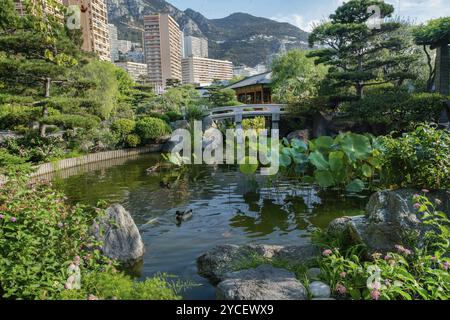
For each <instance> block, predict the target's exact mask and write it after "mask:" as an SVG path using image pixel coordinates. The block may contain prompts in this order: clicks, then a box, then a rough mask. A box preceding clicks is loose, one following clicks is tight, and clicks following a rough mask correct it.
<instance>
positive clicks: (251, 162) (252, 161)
mask: <svg viewBox="0 0 450 320" xmlns="http://www.w3.org/2000/svg"><path fill="white" fill-rule="evenodd" d="M244 160H245V161H244V163H242V164H240V165H239V168H240V170H241V172H242V173H243V174H253V173H255V172H256V170H258V164H257V163H258V159H256V158H255V157H245V159H244Z"/></svg>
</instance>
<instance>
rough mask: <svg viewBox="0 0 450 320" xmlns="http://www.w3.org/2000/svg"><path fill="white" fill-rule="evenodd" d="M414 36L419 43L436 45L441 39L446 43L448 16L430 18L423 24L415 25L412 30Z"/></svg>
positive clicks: (448, 29) (449, 25)
mask: <svg viewBox="0 0 450 320" xmlns="http://www.w3.org/2000/svg"><path fill="white" fill-rule="evenodd" d="M414 37H415V40H416V42H417V43H418V44H421V45H437V44H439V43H441V42H443V41H445V42H447V43H448V39H449V38H450V17H445V18H439V19H434V20H430V21H428V23H427V24H426V25H425V26H420V27H417V28H416V29H415V30H414Z"/></svg>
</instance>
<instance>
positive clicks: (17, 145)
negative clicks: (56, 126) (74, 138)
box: [4, 132, 66, 163]
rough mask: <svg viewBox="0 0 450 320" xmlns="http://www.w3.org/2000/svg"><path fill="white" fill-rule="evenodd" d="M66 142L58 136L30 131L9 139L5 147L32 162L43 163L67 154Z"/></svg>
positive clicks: (13, 153)
mask: <svg viewBox="0 0 450 320" xmlns="http://www.w3.org/2000/svg"><path fill="white" fill-rule="evenodd" d="M65 147H66V145H65V143H64V141H63V140H62V139H61V138H58V137H40V136H38V135H36V133H33V132H31V133H29V134H27V135H25V136H24V137H21V138H18V139H13V138H11V139H7V140H6V141H5V142H4V148H5V149H6V150H7V151H8V152H9V153H10V154H12V155H15V156H19V157H22V158H24V159H26V160H27V161H29V162H32V163H43V162H49V161H52V160H57V159H61V158H63V157H64V154H65Z"/></svg>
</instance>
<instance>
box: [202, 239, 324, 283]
mask: <svg viewBox="0 0 450 320" xmlns="http://www.w3.org/2000/svg"><path fill="white" fill-rule="evenodd" d="M317 254H318V249H317V248H316V247H315V246H314V245H312V244H305V245H302V246H291V247H282V246H272V245H244V246H237V245H222V246H217V247H215V248H213V249H212V250H210V251H208V252H206V253H205V254H204V255H202V256H200V257H199V258H198V259H197V268H198V272H199V274H200V275H202V276H203V277H205V278H207V279H209V280H210V281H211V282H212V283H214V284H217V283H218V282H220V281H222V280H224V279H225V275H226V274H227V273H230V272H233V271H235V270H236V267H238V266H239V264H241V263H242V262H243V261H245V260H248V259H249V258H251V257H252V256H254V255H258V256H260V257H263V258H266V259H283V260H287V261H290V262H292V263H302V262H308V261H310V260H312V259H313V258H315V257H316V256H317Z"/></svg>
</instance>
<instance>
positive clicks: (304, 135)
mask: <svg viewBox="0 0 450 320" xmlns="http://www.w3.org/2000/svg"><path fill="white" fill-rule="evenodd" d="M286 139H288V140H289V142H290V141H292V140H294V139H298V140H303V141H304V142H308V141H309V130H308V129H305V130H297V131H294V132H291V133H289V134H288V135H287V137H286Z"/></svg>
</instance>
